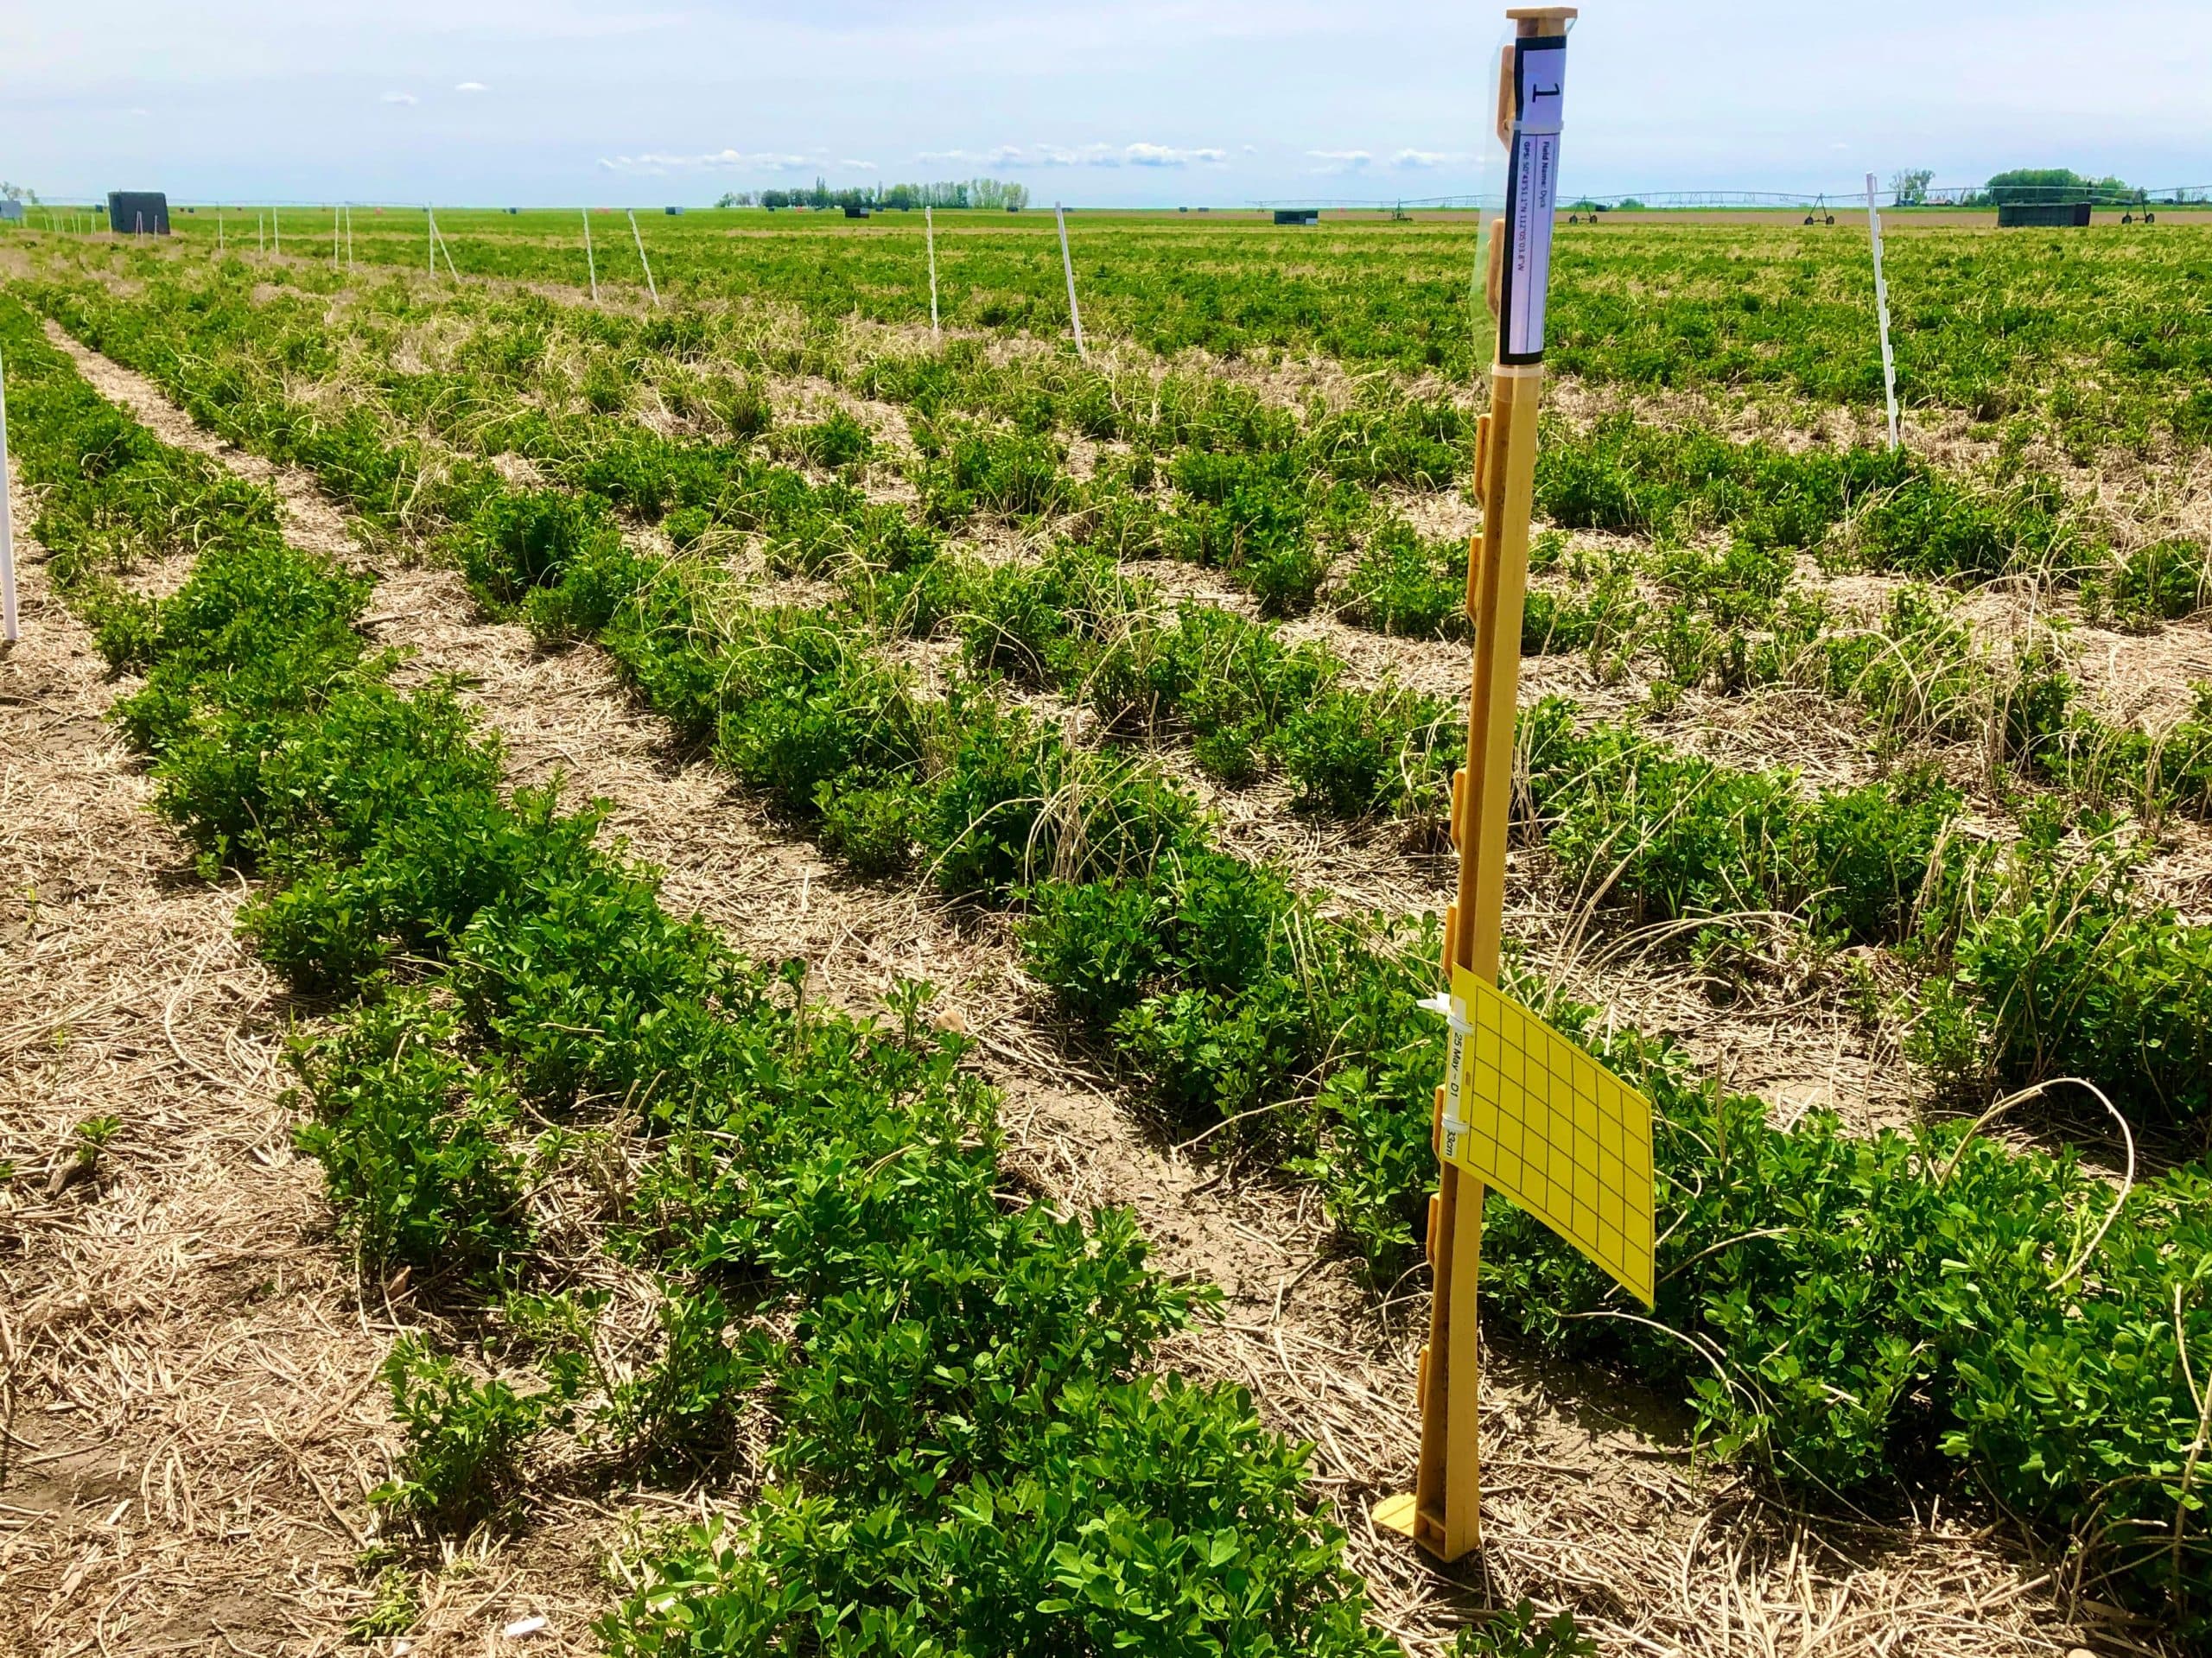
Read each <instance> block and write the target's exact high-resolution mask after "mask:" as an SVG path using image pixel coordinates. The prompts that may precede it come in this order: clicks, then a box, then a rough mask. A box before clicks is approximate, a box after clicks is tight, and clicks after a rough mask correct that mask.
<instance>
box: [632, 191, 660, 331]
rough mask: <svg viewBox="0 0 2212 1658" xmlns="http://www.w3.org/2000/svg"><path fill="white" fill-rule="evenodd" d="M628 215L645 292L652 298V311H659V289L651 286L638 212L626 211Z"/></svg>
mask: <svg viewBox="0 0 2212 1658" xmlns="http://www.w3.org/2000/svg"><path fill="white" fill-rule="evenodd" d="M626 211H627V212H628V213H629V215H630V234H631V236H632V238H633V239H634V240H635V241H636V242H637V244H638V263H639V264H641V265H644V266H645V292H647V293H648V294H651V295H652V296H653V309H655V310H656V311H658V309H660V289H658V288H656V287H654V286H653V268H652V264H650V263H649V262H648V261H647V260H646V258H645V236H644V235H643V233H642V232H639V229H638V210H637V209H636V208H635V207H631V208H628V209H626Z"/></svg>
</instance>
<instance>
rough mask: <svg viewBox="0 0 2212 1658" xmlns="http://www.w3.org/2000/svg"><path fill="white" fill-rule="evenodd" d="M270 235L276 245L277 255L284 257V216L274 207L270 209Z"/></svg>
mask: <svg viewBox="0 0 2212 1658" xmlns="http://www.w3.org/2000/svg"><path fill="white" fill-rule="evenodd" d="M269 235H270V241H271V242H272V243H273V244H274V245H275V249H276V253H277V257H278V258H280V259H281V258H283V257H284V218H283V214H282V213H278V212H277V210H276V209H275V208H274V207H271V208H270V210H269Z"/></svg>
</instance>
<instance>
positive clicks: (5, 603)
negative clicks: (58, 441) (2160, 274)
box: [0, 366, 16, 644]
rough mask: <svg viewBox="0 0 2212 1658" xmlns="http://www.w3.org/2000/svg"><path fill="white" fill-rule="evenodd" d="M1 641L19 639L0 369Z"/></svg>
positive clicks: (5, 416)
mask: <svg viewBox="0 0 2212 1658" xmlns="http://www.w3.org/2000/svg"><path fill="white" fill-rule="evenodd" d="M0 638H4V639H6V640H8V641H9V642H10V643H11V644H12V643H13V642H14V641H15V638H16V524H15V509H14V508H13V507H12V506H11V505H10V504H9V499H8V377H7V373H6V372H5V369H4V366H0Z"/></svg>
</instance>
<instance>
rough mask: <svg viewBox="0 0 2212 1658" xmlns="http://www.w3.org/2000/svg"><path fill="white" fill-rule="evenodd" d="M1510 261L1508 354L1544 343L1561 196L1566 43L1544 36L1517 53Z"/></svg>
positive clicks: (1537, 350) (1529, 351)
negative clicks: (1554, 220) (1554, 227)
mask: <svg viewBox="0 0 2212 1658" xmlns="http://www.w3.org/2000/svg"><path fill="white" fill-rule="evenodd" d="M1514 67H1515V75H1516V84H1515V103H1516V111H1515V115H1514V120H1513V156H1512V180H1513V200H1511V202H1510V203H1509V204H1508V209H1507V210H1508V213H1509V215H1510V226H1511V235H1512V238H1513V239H1512V244H1511V247H1510V254H1511V260H1512V263H1511V264H1510V267H1509V268H1508V270H1507V271H1506V274H1505V287H1506V293H1505V305H1504V311H1505V338H1504V340H1503V346H1504V353H1505V356H1506V357H1507V359H1509V360H1511V359H1529V358H1535V357H1540V356H1541V355H1542V354H1543V349H1544V290H1545V289H1546V288H1547V287H1548V285H1549V282H1550V277H1551V266H1552V213H1553V211H1554V208H1555V207H1556V206H1557V205H1558V202H1559V132H1560V111H1561V106H1562V104H1563V101H1564V94H1565V92H1566V86H1567V42H1566V41H1565V40H1563V39H1562V40H1558V41H1549V40H1547V41H1537V42H1532V43H1530V44H1527V45H1523V46H1522V47H1521V48H1520V49H1519V50H1518V52H1517V53H1516V62H1515V66H1514Z"/></svg>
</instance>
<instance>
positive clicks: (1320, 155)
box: [1306, 149, 1375, 173]
mask: <svg viewBox="0 0 2212 1658" xmlns="http://www.w3.org/2000/svg"><path fill="white" fill-rule="evenodd" d="M1306 154H1307V155H1308V156H1312V157H1313V159H1314V160H1315V161H1317V162H1320V163H1321V165H1320V166H1319V167H1318V168H1314V169H1313V170H1314V171H1316V172H1319V173H1357V172H1358V171H1359V170H1360V169H1361V168H1363V167H1371V166H1373V165H1374V163H1375V157H1374V156H1372V155H1370V153H1369V152H1367V151H1366V150H1364V149H1309V150H1307V151H1306Z"/></svg>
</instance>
